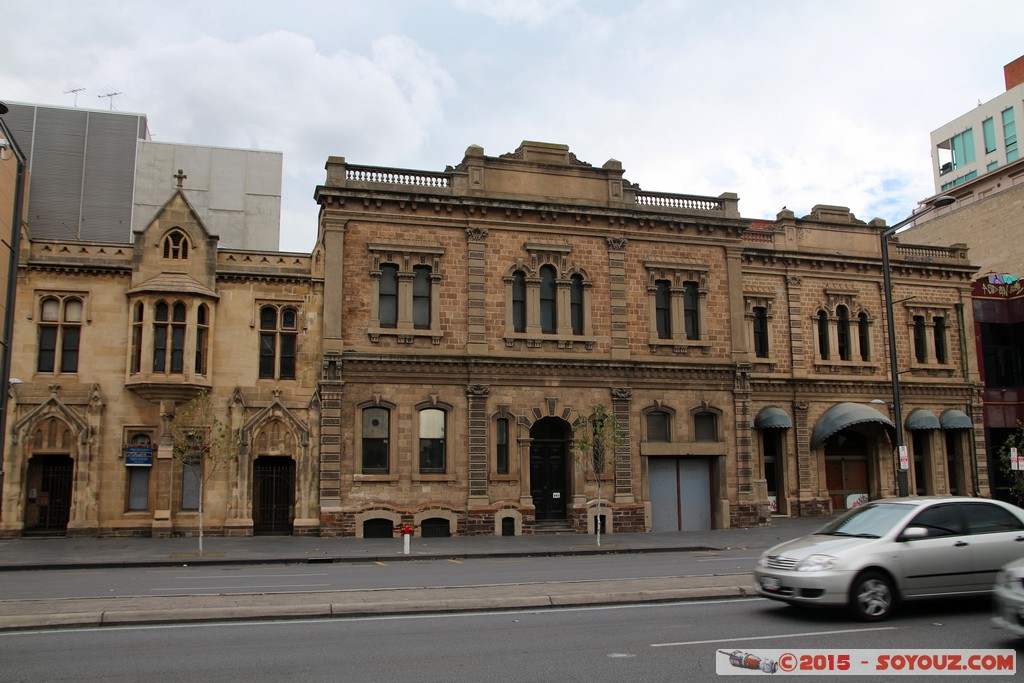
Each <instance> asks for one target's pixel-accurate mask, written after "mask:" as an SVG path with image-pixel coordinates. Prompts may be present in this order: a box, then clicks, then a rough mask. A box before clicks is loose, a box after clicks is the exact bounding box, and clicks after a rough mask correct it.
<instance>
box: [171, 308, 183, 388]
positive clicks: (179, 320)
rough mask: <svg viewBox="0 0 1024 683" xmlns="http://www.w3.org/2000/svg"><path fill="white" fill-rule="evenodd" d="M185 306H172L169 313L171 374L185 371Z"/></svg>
mask: <svg viewBox="0 0 1024 683" xmlns="http://www.w3.org/2000/svg"><path fill="white" fill-rule="evenodd" d="M185 322H186V321H185V304H183V303H181V302H180V301H179V302H177V303H175V304H174V308H173V309H172V312H171V372H172V373H175V374H177V373H180V372H183V371H184V370H185Z"/></svg>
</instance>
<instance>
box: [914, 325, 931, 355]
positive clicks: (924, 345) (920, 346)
mask: <svg viewBox="0 0 1024 683" xmlns="http://www.w3.org/2000/svg"><path fill="white" fill-rule="evenodd" d="M914 358H916V359H917V362H918V363H925V362H927V361H928V340H927V339H926V338H925V326H924V316H923V315H915V316H914Z"/></svg>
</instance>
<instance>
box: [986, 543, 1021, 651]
mask: <svg viewBox="0 0 1024 683" xmlns="http://www.w3.org/2000/svg"><path fill="white" fill-rule="evenodd" d="M992 624H993V625H994V626H998V627H999V628H1005V629H1006V630H1007V631H1009V632H1010V633H1012V634H1014V635H1016V636H1020V637H1021V638H1024V558H1022V559H1019V560H1017V561H1015V562H1011V563H1010V564H1008V565H1006V566H1005V567H1003V568H1002V569H1001V570H1000V571H999V574H997V575H996V585H995V588H994V589H993V592H992Z"/></svg>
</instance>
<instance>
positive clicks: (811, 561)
mask: <svg viewBox="0 0 1024 683" xmlns="http://www.w3.org/2000/svg"><path fill="white" fill-rule="evenodd" d="M838 561H839V558H837V557H832V556H831V555H811V556H810V557H808V558H807V559H805V560H803V561H802V562H800V564H798V565H797V566H796V570H797V571H798V572H821V571H825V570H826V569H831V568H832V567H833V566H834V565H835V563H836V562H838Z"/></svg>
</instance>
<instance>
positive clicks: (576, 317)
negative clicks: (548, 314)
mask: <svg viewBox="0 0 1024 683" xmlns="http://www.w3.org/2000/svg"><path fill="white" fill-rule="evenodd" d="M569 281H570V287H569V312H570V318H571V321H570V322H571V323H572V333H573V334H577V335H578V334H583V276H582V275H580V274H579V273H576V274H575V275H573V276H572V277H571V278H569Z"/></svg>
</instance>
